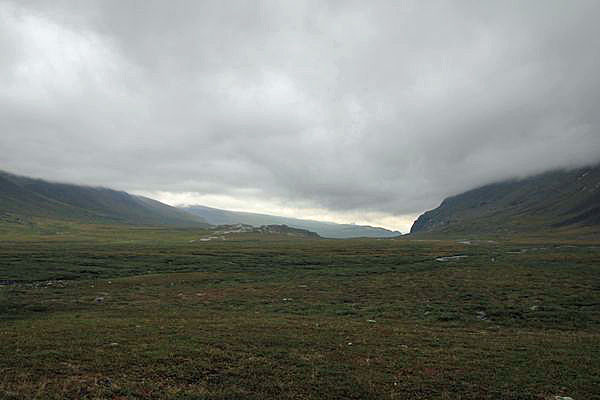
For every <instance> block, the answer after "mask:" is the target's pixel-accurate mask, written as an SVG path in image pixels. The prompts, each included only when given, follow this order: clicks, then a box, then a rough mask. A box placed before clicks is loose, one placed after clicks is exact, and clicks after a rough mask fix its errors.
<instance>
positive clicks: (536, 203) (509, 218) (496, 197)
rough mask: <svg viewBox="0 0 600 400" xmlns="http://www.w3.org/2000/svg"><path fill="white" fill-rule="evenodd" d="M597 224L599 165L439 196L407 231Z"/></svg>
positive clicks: (478, 230)
mask: <svg viewBox="0 0 600 400" xmlns="http://www.w3.org/2000/svg"><path fill="white" fill-rule="evenodd" d="M585 226H587V227H590V226H599V227H600V166H595V167H587V168H580V169H576V170H559V171H552V172H547V173H544V174H541V175H536V176H532V177H529V178H526V179H520V180H511V181H505V182H500V183H494V184H491V185H486V186H482V187H480V188H477V189H474V190H469V191H468V192H465V193H462V194H459V195H457V196H453V197H449V198H447V199H445V200H444V201H443V202H442V204H441V205H440V206H439V207H438V208H436V209H434V210H431V211H427V212H426V213H424V214H423V215H421V216H420V217H419V218H418V219H417V220H416V221H415V223H414V224H413V226H412V228H411V233H419V232H440V233H442V232H446V233H466V234H468V233H516V232H539V231H546V230H555V229H558V228H566V227H569V228H576V227H585Z"/></svg>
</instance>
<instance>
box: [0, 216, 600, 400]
mask: <svg viewBox="0 0 600 400" xmlns="http://www.w3.org/2000/svg"><path fill="white" fill-rule="evenodd" d="M569 237H573V238H575V237H579V239H577V240H575V239H573V240H570V239H568V238H569ZM590 237H592V236H590ZM488 239H489V238H478V237H471V238H470V239H469V240H463V238H460V237H455V238H452V239H449V238H442V239H440V238H437V239H436V238H432V237H426V236H422V237H419V236H416V237H415V236H413V237H400V238H392V239H349V240H333V239H319V238H310V237H296V236H289V235H285V234H276V233H274V234H259V233H250V232H249V233H230V234H227V235H223V236H219V235H216V234H215V233H214V231H211V230H206V229H204V228H198V227H196V228H194V227H190V228H174V227H163V228H153V227H148V226H146V227H135V226H126V225H111V224H105V225H102V224H90V225H86V224H83V223H75V222H64V221H63V222H56V221H51V220H47V221H46V220H44V219H43V218H40V219H38V220H36V221H35V223H32V224H29V225H28V224H23V223H20V222H19V221H16V222H15V221H13V222H11V221H8V220H7V221H5V222H4V223H3V224H0V280H1V282H0V344H1V349H2V357H0V398H2V399H23V398H33V399H36V398H37V399H157V398H160V399H242V398H243V399H267V398H272V399H339V398H344V399H458V398H461V399H554V396H569V397H572V398H574V399H576V400H578V399H592V398H597V396H598V395H599V393H600V392H599V388H600V241H598V240H593V239H581V235H579V234H577V235H575V234H573V235H567V234H566V233H565V232H563V234H561V235H558V234H557V235H554V236H537V237H536V236H529V237H525V236H521V237H494V238H492V240H488Z"/></svg>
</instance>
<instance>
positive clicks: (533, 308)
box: [529, 306, 539, 311]
mask: <svg viewBox="0 0 600 400" xmlns="http://www.w3.org/2000/svg"><path fill="white" fill-rule="evenodd" d="M538 308H539V307H538V306H531V307H529V309H530V310H531V311H535V310H537V309H538Z"/></svg>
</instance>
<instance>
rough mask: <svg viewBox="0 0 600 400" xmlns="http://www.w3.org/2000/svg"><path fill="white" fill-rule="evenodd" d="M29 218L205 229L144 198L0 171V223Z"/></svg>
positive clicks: (196, 219) (199, 220) (191, 218)
mask: <svg viewBox="0 0 600 400" xmlns="http://www.w3.org/2000/svg"><path fill="white" fill-rule="evenodd" d="M33 217H37V218H49V219H57V220H69V221H81V222H88V223H94V222H96V223H125V224H135V225H157V226H161V225H167V226H181V227H205V226H208V224H207V223H206V222H205V221H203V220H202V218H200V217H198V216H195V215H192V214H188V213H186V212H185V211H182V210H179V209H177V208H175V207H171V206H168V205H166V204H163V203H161V202H158V201H156V200H152V199H149V198H146V197H142V196H135V195H131V194H129V193H126V192H122V191H117V190H112V189H106V188H100V187H89V186H78V185H70V184H64V183H54V182H48V181H44V180H41V179H32V178H27V177H23V176H17V175H12V174H9V173H6V172H1V171H0V222H1V221H2V220H5V221H6V220H10V221H20V220H30V219H31V218H33Z"/></svg>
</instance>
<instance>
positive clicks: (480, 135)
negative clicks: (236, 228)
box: [0, 0, 600, 215]
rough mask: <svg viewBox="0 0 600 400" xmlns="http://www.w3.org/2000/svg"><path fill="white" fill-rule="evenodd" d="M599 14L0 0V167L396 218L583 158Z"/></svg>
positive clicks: (596, 85)
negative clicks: (493, 183)
mask: <svg viewBox="0 0 600 400" xmlns="http://www.w3.org/2000/svg"><path fill="white" fill-rule="evenodd" d="M598 15H600V2H598V1H573V2H564V1H546V0H544V1H528V2H521V1H515V2H510V1H506V2H481V1H456V2H445V1H443V2H435V1H432V2H421V1H414V2H413V1H402V2H400V1H386V2H364V1H356V2H352V1H343V2H337V1H332V2H324V1H310V2H300V1H290V2H275V1H273V2H252V1H239V2H232V1H228V2H221V1H215V2H200V1H174V2H167V1H122V0H119V1H107V0H101V1H100V0H98V1H62V2H61V1H57V2H26V1H15V2H11V1H8V2H7V1H0V87H1V88H2V90H0V149H1V151H0V157H1V159H0V162H1V168H3V169H7V170H11V171H15V172H19V173H24V174H30V175H36V176H42V177H46V178H51V179H57V180H68V181H74V182H80V183H88V184H94V185H107V186H112V187H119V188H123V189H127V190H134V191H167V192H197V193H200V194H211V195H230V196H236V197H238V198H242V199H243V198H244V196H248V198H249V199H250V198H252V199H253V200H252V201H260V199H261V198H264V199H270V200H269V201H271V200H272V199H278V201H280V202H282V203H285V204H287V205H288V206H290V207H297V208H303V207H306V208H319V209H324V210H330V211H332V212H334V211H335V212H346V211H347V212H353V213H357V212H363V211H364V212H369V211H370V212H378V213H381V214H382V215H401V214H414V213H417V212H420V211H423V210H425V209H428V208H431V207H434V206H436V205H437V203H439V201H440V200H441V199H442V198H443V197H445V196H447V195H450V194H454V193H457V192H460V191H463V190H466V189H469V188H472V187H475V186H477V185H481V184H485V183H489V182H491V181H495V180H498V179H504V178H509V177H514V176H525V175H528V174H532V173H536V172H540V171H543V170H546V169H549V168H555V167H570V166H577V165H582V164H586V163H592V162H597V161H599V160H600V131H599V127H600V113H599V112H598V110H599V109H600V75H599V74H598V71H600V39H599V38H600V28H599V26H600V25H598V24H597V16H598ZM257 199H259V200H257ZM265 201H266V200H265Z"/></svg>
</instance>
